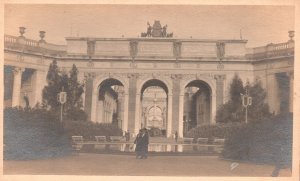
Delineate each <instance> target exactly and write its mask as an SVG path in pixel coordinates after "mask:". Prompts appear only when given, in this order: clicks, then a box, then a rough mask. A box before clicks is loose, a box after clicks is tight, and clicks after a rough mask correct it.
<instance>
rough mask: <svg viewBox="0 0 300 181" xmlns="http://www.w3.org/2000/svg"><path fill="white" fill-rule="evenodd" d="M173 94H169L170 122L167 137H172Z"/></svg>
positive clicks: (168, 121)
mask: <svg viewBox="0 0 300 181" xmlns="http://www.w3.org/2000/svg"><path fill="white" fill-rule="evenodd" d="M172 97H173V95H172V94H170V93H169V94H168V105H167V106H168V118H167V119H168V120H167V137H168V138H169V137H172V115H173V113H172V102H173V101H172Z"/></svg>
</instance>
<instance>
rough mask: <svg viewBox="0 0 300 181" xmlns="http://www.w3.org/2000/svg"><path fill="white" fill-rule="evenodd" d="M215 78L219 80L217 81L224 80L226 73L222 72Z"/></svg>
mask: <svg viewBox="0 0 300 181" xmlns="http://www.w3.org/2000/svg"><path fill="white" fill-rule="evenodd" d="M214 78H215V79H216V80H217V81H223V80H225V79H226V75H225V74H222V75H214Z"/></svg>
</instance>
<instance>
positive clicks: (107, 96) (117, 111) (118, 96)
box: [96, 78, 124, 128]
mask: <svg viewBox="0 0 300 181" xmlns="http://www.w3.org/2000/svg"><path fill="white" fill-rule="evenodd" d="M123 120H124V85H123V84H122V83H121V82H120V81H119V80H117V79H113V78H109V79H106V80H104V81H102V82H101V83H100V85H99V87H98V97H97V104H96V122H97V123H107V124H115V125H117V126H118V127H119V128H122V126H123V125H122V124H123Z"/></svg>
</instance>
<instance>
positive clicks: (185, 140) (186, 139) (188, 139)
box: [183, 138, 194, 143]
mask: <svg viewBox="0 0 300 181" xmlns="http://www.w3.org/2000/svg"><path fill="white" fill-rule="evenodd" d="M193 140H194V138H183V143H193Z"/></svg>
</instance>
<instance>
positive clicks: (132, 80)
mask: <svg viewBox="0 0 300 181" xmlns="http://www.w3.org/2000/svg"><path fill="white" fill-rule="evenodd" d="M128 78H129V88H128V129H129V131H130V133H135V128H136V126H135V121H136V109H137V106H136V81H137V74H128ZM125 107H126V106H125Z"/></svg>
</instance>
